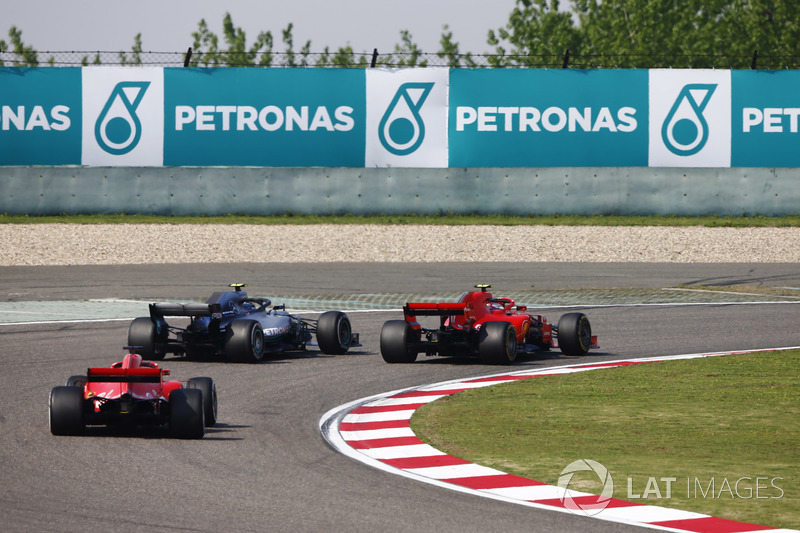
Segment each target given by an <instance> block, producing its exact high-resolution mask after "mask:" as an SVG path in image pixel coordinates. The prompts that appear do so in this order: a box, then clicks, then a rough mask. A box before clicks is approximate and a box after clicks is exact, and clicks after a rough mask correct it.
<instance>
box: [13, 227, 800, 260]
mask: <svg viewBox="0 0 800 533" xmlns="http://www.w3.org/2000/svg"><path fill="white" fill-rule="evenodd" d="M0 243H2V246H0V266H24V265H30V266H36V265H114V264H146V263H165V264H169V263H242V262H286V263H302V262H404V261H405V262H473V261H475V262H478V261H480V262H484V261H503V262H537V261H540V262H544V261H547V262H551V261H555V262H569V261H573V262H641V263H648V262H671V263H731V262H733V263H736V262H741V263H753V262H756V263H795V262H796V263H800V228H708V227H663V226H657V227H656V226H635V227H629V226H610V227H599V226H484V225H468V226H440V225H336V224H319V225H244V224H236V225H228V224H207V225H205V224H204V225H194V224H97V225H94V224H2V225H0Z"/></svg>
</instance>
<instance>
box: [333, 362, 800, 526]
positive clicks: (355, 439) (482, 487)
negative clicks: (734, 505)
mask: <svg viewBox="0 0 800 533" xmlns="http://www.w3.org/2000/svg"><path fill="white" fill-rule="evenodd" d="M797 348H798V347H787V348H772V349H764V350H741V351H730V352H714V353H701V354H686V355H677V356H667V357H655V358H644V359H629V360H622V361H608V362H602V363H588V364H582V365H567V366H560V367H554V368H548V369H544V370H522V371H518V372H510V373H506V374H498V375H493V376H484V377H478V378H466V379H462V380H454V381H448V382H443V383H437V384H433V385H427V386H422V387H417V388H410V389H403V390H399V391H393V392H388V393H385V394H381V395H376V396H371V397H369V398H363V399H361V400H357V401H354V402H351V403H349V404H345V405H343V406H340V407H337V408H335V409H332V410H331V411H329V412H327V413H325V415H323V417H322V418H321V419H320V431H321V433H322V435H323V437H324V438H325V440H326V441H327V443H328V444H329V445H330V446H331V447H333V448H334V449H335V450H337V451H339V452H340V453H343V454H345V455H347V456H349V457H352V458H354V459H356V460H358V461H361V462H363V463H366V464H369V465H370V466H373V467H376V468H379V469H381V470H384V471H387V472H390V473H393V474H399V475H402V476H405V477H410V478H413V479H416V480H419V481H423V482H426V483H430V484H434V485H437V486H440V487H443V488H448V489H451V490H457V491H461V492H468V493H472V494H477V495H480V496H484V497H489V498H493V499H498V500H502V501H506V502H510V503H516V504H521V505H526V506H530V507H536V508H540V509H549V510H554V511H560V512H565V513H573V512H574V511H571V510H569V509H567V508H566V507H565V503H564V502H565V501H567V500H568V499H569V498H567V496H569V497H570V498H571V499H572V501H573V502H575V503H577V504H579V505H580V506H581V507H582V508H583V509H590V507H589V506H591V505H592V504H597V505H602V507H604V508H602V507H600V508H602V510H601V511H599V512H597V513H596V514H593V517H594V518H597V519H600V520H607V521H612V522H619V523H624V524H630V525H637V526H642V527H648V528H651V529H660V530H668V531H693V532H712V531H713V532H724V533H736V532H744V531H759V530H769V531H776V530H775V529H774V528H771V527H767V526H757V525H754V524H748V523H744V522H737V521H734V520H728V519H725V518H717V517H713V516H709V515H706V514H702V513H697V512H693V511H684V510H680V509H672V508H668V507H660V506H655V505H646V504H642V503H638V502H628V501H625V500H620V499H616V498H612V499H611V500H603V501H602V504H601V503H600V502H599V501H598V496H597V495H594V494H589V493H585V492H579V491H575V490H571V489H563V488H560V487H557V486H553V485H548V484H546V483H542V482H540V481H535V480H531V479H527V478H523V477H519V476H515V475H511V474H507V473H505V472H501V471H499V470H495V469H493V468H489V467H485V466H481V465H477V464H474V463H471V462H469V461H466V460H464V459H460V458H458V457H453V456H450V455H448V454H446V453H444V452H442V451H440V450H438V449H436V448H434V447H433V446H431V445H429V444H427V443H425V442H423V441H422V440H420V439H419V438H418V437H417V436H416V435H415V434H414V432H413V431H412V430H411V427H410V422H411V417H412V416H413V414H414V412H415V411H416V410H417V409H418V408H419V407H421V406H423V405H425V404H428V403H430V402H432V401H436V400H438V399H439V398H442V397H444V396H449V395H451V394H456V393H458V392H462V391H465V390H469V389H473V388H479V387H488V386H492V385H497V384H501V383H510V382H512V381H516V380H521V379H529V378H533V377H538V376H546V375H558V374H569V373H574V372H584V371H589V370H597V369H601V368H612V367H620V366H628V365H637V364H643V363H651V362H657V361H669V360H678V359H695V358H700V357H712V356H720V355H733V354H745V353H754V352H758V351H771V350H774V351H777V350H788V349H797Z"/></svg>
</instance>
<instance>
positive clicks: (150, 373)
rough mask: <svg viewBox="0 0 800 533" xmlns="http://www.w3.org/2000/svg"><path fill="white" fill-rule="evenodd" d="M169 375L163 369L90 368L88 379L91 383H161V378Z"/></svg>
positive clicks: (87, 373)
mask: <svg viewBox="0 0 800 533" xmlns="http://www.w3.org/2000/svg"><path fill="white" fill-rule="evenodd" d="M168 374H169V370H166V369H162V368H90V369H89V370H88V371H87V372H86V379H87V381H88V382H89V383H105V382H114V383H160V382H161V376H166V375H168Z"/></svg>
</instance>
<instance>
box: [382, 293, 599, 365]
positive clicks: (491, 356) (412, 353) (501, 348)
mask: <svg viewBox="0 0 800 533" xmlns="http://www.w3.org/2000/svg"><path fill="white" fill-rule="evenodd" d="M489 287H490V285H476V288H479V289H481V290H479V291H470V292H466V293H464V294H463V295H462V296H461V297H460V298H459V299H458V301H456V302H443V303H428V302H413V303H411V302H410V303H407V304H406V305H405V306H404V307H403V314H404V318H405V320H402V321H400V320H390V321H388V322H386V324H384V328H383V329H382V331H381V354H382V355H383V357H384V359H385V360H386V361H387V362H390V363H397V362H411V361H414V360H415V359H416V356H417V354H418V353H425V354H426V355H477V356H479V357H480V358H481V359H482V360H483V361H484V362H486V363H509V362H512V361H513V360H514V359H515V358H516V356H517V354H518V353H530V352H533V351H540V350H549V349H551V348H554V347H559V348H560V349H561V351H562V352H564V353H566V354H569V355H582V354H585V353H586V352H588V350H589V349H591V348H596V347H597V337H595V336H592V334H591V326H590V325H589V320H588V318H586V316H585V315H583V314H582V313H568V314H566V315H564V316H562V317H561V319H560V320H559V323H558V324H557V325H555V324H551V323H549V322H548V321H547V317H545V316H544V315H540V314H533V313H529V312H528V310H527V306H524V305H517V304H516V303H515V302H514V300H512V299H511V298H495V297H494V296H492V293H490V292H488V291H487V290H486V289H488V288H489ZM421 316H438V317H440V323H439V327H438V328H436V329H432V328H425V327H423V326H422V324H421V323H420V322H419V320H418V317H421ZM559 331H560V332H561V335H560V339H561V342H560V343H558V344H557V339H559Z"/></svg>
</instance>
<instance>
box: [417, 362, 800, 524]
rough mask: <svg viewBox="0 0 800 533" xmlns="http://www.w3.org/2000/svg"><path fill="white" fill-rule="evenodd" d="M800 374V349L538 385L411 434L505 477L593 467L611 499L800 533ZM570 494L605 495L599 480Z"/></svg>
mask: <svg viewBox="0 0 800 533" xmlns="http://www.w3.org/2000/svg"><path fill="white" fill-rule="evenodd" d="M798 367H800V351H781V352H766V353H759V354H750V355H730V356H722V357H710V358H704V359H692V360H682V361H669V362H657V363H651V364H644V365H636V366H629V367H620V368H612V369H603V370H593V371H591V372H584V373H577V374H568V375H561V376H544V377H536V378H531V379H527V380H522V381H517V382H514V383H510V384H505V385H497V386H492V387H487V388H481V389H475V390H470V391H465V392H462V393H459V394H456V395H454V396H450V397H446V398H443V399H441V400H438V401H436V402H433V403H431V404H428V405H426V406H424V407H422V408H421V409H420V410H419V411H417V413H416V414H415V415H414V417H413V418H412V420H411V426H412V428H413V429H414V431H415V432H416V433H417V435H419V436H420V438H422V439H423V440H425V441H427V442H429V443H431V444H432V445H433V446H435V447H436V448H439V449H441V450H443V451H445V452H447V453H449V454H451V455H454V456H457V457H461V458H464V459H467V460H470V461H473V462H476V463H479V464H481V465H485V466H489V467H493V468H496V469H498V470H501V471H504V472H507V473H510V474H516V475H520V476H524V477H527V478H531V479H535V480H538V481H542V482H545V483H549V484H557V483H558V478H559V476H560V474H561V471H562V470H563V469H564V468H565V467H566V466H567V465H569V464H570V463H572V462H573V461H576V460H578V459H592V460H595V461H598V462H599V463H601V464H602V465H604V466H605V467H606V468H608V470H609V473H610V474H611V476H612V479H613V480H614V497H616V498H621V499H624V500H629V501H636V502H640V503H646V504H651V505H659V506H664V507H676V508H679V509H686V510H692V511H697V512H701V513H705V514H710V515H713V516H718V517H722V518H728V519H731V520H740V521H745V522H752V523H755V524H761V525H766V526H773V527H788V528H798V527H800V396H798V391H800V372H798ZM584 474H585V475H584ZM628 478H630V488H631V490H630V491H629V486H628ZM650 478H655V481H650ZM661 478H676V479H675V481H672V482H667V481H666V480H662V479H661ZM746 478H750V479H749V480H748V479H746ZM757 478H759V479H757ZM777 478H781V479H777ZM737 480H741V481H740V482H739V485H738V494H737V492H736V481H737ZM712 482H713V483H714V486H713V487H712V488H711V489H709V487H710V486H711V484H712ZM648 483H649V484H650V485H649V487H648ZM668 483H670V485H671V486H670V488H671V494H670V497H669V498H667V497H666V491H667V484H668ZM570 488H575V489H577V490H583V491H586V492H591V493H594V494H599V493H600V491H601V490H602V486H601V484H600V482H599V479H597V476H596V475H595V474H594V473H592V472H586V473H579V474H576V475H575V476H574V477H573V481H572V482H571V483H570ZM648 489H649V490H648ZM629 492H630V493H629ZM756 492H758V498H756ZM659 493H660V496H661V497H660V498H659V497H658V496H659ZM703 493H705V495H703ZM631 495H632V496H637V495H638V496H641V498H638V499H637V498H632V497H631ZM748 495H749V496H750V497H747V496H748ZM645 496H646V497H645Z"/></svg>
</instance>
